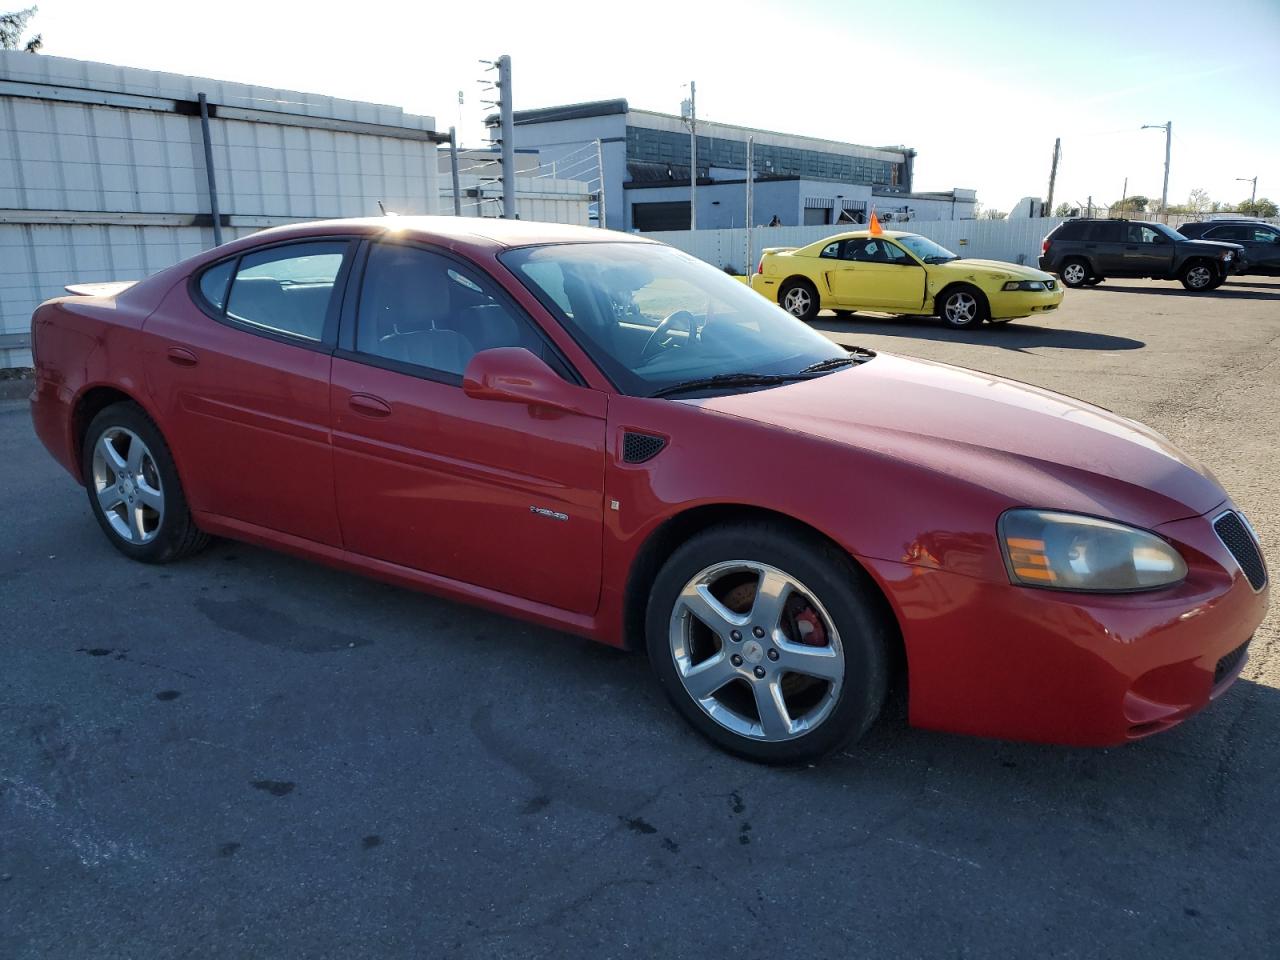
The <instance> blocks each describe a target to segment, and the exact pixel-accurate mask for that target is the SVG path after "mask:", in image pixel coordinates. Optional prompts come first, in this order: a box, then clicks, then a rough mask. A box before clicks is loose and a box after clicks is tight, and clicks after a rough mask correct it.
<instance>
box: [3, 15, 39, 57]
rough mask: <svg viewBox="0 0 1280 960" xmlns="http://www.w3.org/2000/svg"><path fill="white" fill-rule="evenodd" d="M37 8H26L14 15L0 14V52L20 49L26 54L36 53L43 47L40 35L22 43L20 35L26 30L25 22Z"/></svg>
mask: <svg viewBox="0 0 1280 960" xmlns="http://www.w3.org/2000/svg"><path fill="white" fill-rule="evenodd" d="M39 9H40V8H39V7H27V9H25V10H18V11H15V12H14V13H0V50H18V49H22V50H25V51H27V53H37V52H38V51H39V50H40V48H41V47H43V46H44V40H43V38H41V36H40V34H38V33H37V34H36V35H35V36H34V37H31V38H30V39H28V40H27V42H26V43H23V42H22V35H23V34H24V33H25V32H26V30H27V22H28V21H29V20H30V19H31V18H32V17H34V16H35V15H36V11H38V10H39Z"/></svg>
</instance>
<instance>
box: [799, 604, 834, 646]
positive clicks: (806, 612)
mask: <svg viewBox="0 0 1280 960" xmlns="http://www.w3.org/2000/svg"><path fill="white" fill-rule="evenodd" d="M795 622H796V629H797V631H799V633H800V636H799V637H798V638H797V639H798V640H799V641H800V642H801V643H807V644H808V645H809V646H811V647H825V646H826V645H827V630H826V628H825V627H824V626H823V625H822V619H821V618H820V617H819V616H818V614H817V612H816V611H815V610H814V609H813V607H805V608H804V609H803V610H801V611H800V612H799V613H797V614H796V615H795Z"/></svg>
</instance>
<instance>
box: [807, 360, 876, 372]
mask: <svg viewBox="0 0 1280 960" xmlns="http://www.w3.org/2000/svg"><path fill="white" fill-rule="evenodd" d="M864 360H865V358H864V357H832V358H830V359H829V360H819V361H818V362H817V363H811V364H809V365H808V366H807V367H805V368H804V369H803V370H801V371H800V372H801V373H820V372H821V371H823V370H834V369H836V367H843V366H846V365H848V364H850V363H862V362H864Z"/></svg>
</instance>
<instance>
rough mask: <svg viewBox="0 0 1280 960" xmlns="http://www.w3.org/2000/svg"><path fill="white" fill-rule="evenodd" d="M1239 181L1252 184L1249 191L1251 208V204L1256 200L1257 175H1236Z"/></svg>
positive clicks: (1250, 205) (1251, 205) (1251, 207)
mask: <svg viewBox="0 0 1280 960" xmlns="http://www.w3.org/2000/svg"><path fill="white" fill-rule="evenodd" d="M1236 179H1237V180H1239V181H1240V182H1241V183H1251V184H1253V189H1252V190H1250V191H1249V209H1251V210H1252V209H1253V205H1254V204H1255V203H1257V202H1258V178H1257V177H1236Z"/></svg>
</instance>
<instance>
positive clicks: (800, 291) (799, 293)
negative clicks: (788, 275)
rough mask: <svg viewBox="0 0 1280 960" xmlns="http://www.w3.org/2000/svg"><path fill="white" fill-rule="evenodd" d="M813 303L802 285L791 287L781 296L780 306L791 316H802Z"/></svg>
mask: <svg viewBox="0 0 1280 960" xmlns="http://www.w3.org/2000/svg"><path fill="white" fill-rule="evenodd" d="M812 305H813V298H812V297H810V296H809V291H808V290H806V289H805V288H804V287H792V288H791V289H790V290H788V291H787V295H786V296H785V297H783V298H782V306H783V308H784V309H785V310H786V311H787V313H789V314H791V315H792V316H793V317H803V316H805V315H806V314H807V313H808V312H809V307H811V306H812Z"/></svg>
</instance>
